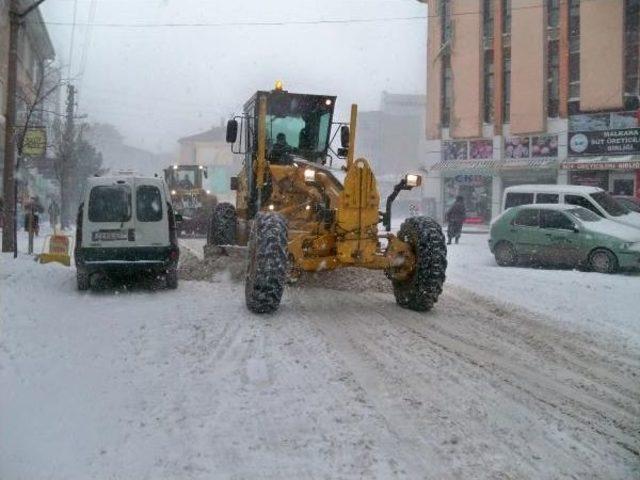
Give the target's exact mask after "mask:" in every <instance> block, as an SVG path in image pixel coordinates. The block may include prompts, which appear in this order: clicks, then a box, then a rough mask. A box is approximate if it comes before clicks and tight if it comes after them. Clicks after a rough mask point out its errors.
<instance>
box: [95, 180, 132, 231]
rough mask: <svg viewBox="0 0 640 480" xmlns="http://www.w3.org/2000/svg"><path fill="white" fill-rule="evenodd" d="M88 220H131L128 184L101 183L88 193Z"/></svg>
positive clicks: (100, 221) (98, 221)
mask: <svg viewBox="0 0 640 480" xmlns="http://www.w3.org/2000/svg"><path fill="white" fill-rule="evenodd" d="M88 214H89V221H90V222H97V223H102V222H128V221H129V220H131V188H129V186H128V185H101V186H97V187H93V188H92V189H91V193H90V194H89V211H88Z"/></svg>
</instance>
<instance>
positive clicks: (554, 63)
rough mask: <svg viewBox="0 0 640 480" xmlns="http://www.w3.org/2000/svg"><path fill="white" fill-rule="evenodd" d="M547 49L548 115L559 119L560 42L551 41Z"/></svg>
mask: <svg viewBox="0 0 640 480" xmlns="http://www.w3.org/2000/svg"><path fill="white" fill-rule="evenodd" d="M547 48H548V55H547V62H548V63H547V72H548V77H547V115H548V116H549V117H557V116H558V107H559V105H560V58H559V53H558V52H559V48H558V41H557V40H553V41H550V42H549V43H548V46H547Z"/></svg>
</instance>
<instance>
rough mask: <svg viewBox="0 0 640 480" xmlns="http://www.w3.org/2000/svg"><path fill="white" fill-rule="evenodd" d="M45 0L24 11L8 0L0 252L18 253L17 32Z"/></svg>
mask: <svg viewBox="0 0 640 480" xmlns="http://www.w3.org/2000/svg"><path fill="white" fill-rule="evenodd" d="M44 1H45V0H37V1H36V2H35V3H33V4H32V5H31V6H30V7H29V8H27V9H26V10H25V11H24V12H22V13H19V11H18V8H19V5H18V0H10V1H9V61H8V67H9V71H8V72H7V102H6V105H7V115H6V123H5V148H4V173H3V178H2V186H3V194H4V212H3V216H4V218H3V227H2V251H3V252H11V251H13V252H14V256H15V255H16V254H17V252H18V245H17V244H16V241H15V238H16V229H17V225H16V221H15V219H16V208H17V205H16V197H17V192H16V184H15V167H16V138H15V125H16V92H17V88H18V85H17V83H18V80H17V79H18V31H19V30H20V27H21V26H22V22H23V20H24V18H25V17H26V16H27V15H29V14H30V13H31V12H32V11H33V10H35V9H36V8H38V7H39V6H40V4H41V3H42V2H44Z"/></svg>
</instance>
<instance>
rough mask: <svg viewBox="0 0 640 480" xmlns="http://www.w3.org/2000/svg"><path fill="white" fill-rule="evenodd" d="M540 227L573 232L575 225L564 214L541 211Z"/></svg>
mask: <svg viewBox="0 0 640 480" xmlns="http://www.w3.org/2000/svg"><path fill="white" fill-rule="evenodd" d="M540 226H541V227H542V228H555V229H559V230H573V228H574V227H575V224H574V223H573V222H572V221H571V219H570V218H569V217H567V216H566V215H565V214H564V213H562V212H556V211H553V210H541V211H540Z"/></svg>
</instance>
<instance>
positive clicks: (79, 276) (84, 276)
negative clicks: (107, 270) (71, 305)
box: [76, 268, 91, 292]
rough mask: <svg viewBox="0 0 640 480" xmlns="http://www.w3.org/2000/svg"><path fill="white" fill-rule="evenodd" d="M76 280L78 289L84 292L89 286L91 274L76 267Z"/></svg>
mask: <svg viewBox="0 0 640 480" xmlns="http://www.w3.org/2000/svg"><path fill="white" fill-rule="evenodd" d="M76 282H77V285H78V290H79V291H81V292H84V291H85V290H89V288H90V287H91V276H90V275H89V274H88V273H87V272H86V271H85V270H83V269H80V268H78V269H76Z"/></svg>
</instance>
